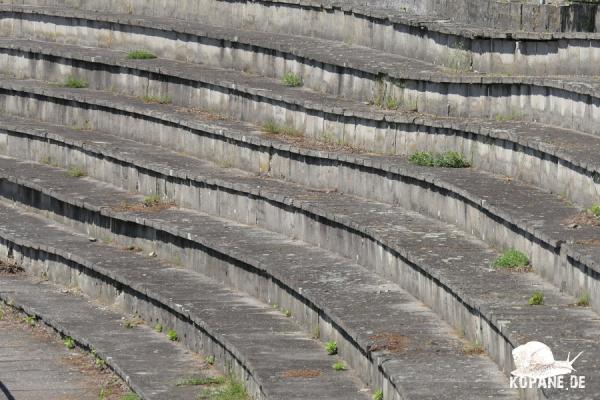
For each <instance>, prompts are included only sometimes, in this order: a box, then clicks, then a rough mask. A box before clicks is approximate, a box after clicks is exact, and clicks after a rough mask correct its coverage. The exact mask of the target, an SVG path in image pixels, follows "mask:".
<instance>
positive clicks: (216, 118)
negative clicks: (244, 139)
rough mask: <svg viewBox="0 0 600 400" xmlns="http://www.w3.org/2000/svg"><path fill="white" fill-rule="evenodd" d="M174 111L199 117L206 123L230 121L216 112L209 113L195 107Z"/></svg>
mask: <svg viewBox="0 0 600 400" xmlns="http://www.w3.org/2000/svg"><path fill="white" fill-rule="evenodd" d="M175 111H177V112H182V113H186V114H195V115H199V116H200V117H202V119H204V120H207V121H225V120H230V119H231V118H229V117H228V116H227V115H224V114H221V113H218V112H210V111H207V110H203V109H201V108H196V107H193V108H190V107H175Z"/></svg>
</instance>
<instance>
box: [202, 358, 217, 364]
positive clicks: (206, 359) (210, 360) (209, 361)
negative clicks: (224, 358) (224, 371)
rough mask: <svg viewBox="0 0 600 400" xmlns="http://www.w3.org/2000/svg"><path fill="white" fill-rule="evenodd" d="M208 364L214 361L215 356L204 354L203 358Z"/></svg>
mask: <svg viewBox="0 0 600 400" xmlns="http://www.w3.org/2000/svg"><path fill="white" fill-rule="evenodd" d="M204 361H206V363H207V364H208V365H213V364H214V363H215V356H206V358H205V359H204Z"/></svg>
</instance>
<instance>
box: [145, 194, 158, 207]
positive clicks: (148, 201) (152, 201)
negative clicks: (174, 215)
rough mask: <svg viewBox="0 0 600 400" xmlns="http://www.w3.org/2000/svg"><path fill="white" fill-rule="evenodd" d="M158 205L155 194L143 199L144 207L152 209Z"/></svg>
mask: <svg viewBox="0 0 600 400" xmlns="http://www.w3.org/2000/svg"><path fill="white" fill-rule="evenodd" d="M159 204H160V196H158V195H156V194H152V195H150V196H146V197H144V206H146V207H154V206H157V205H159Z"/></svg>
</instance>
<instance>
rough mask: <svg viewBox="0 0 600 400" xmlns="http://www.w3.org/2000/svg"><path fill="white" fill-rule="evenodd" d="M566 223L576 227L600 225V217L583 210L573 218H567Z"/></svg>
mask: <svg viewBox="0 0 600 400" xmlns="http://www.w3.org/2000/svg"><path fill="white" fill-rule="evenodd" d="M564 223H565V224H567V225H568V226H569V227H570V228H576V227H577V225H591V226H600V218H598V217H596V216H595V215H593V214H592V213H590V212H588V211H582V212H580V213H579V214H577V215H575V216H573V217H571V218H567V219H566V220H565V221H564Z"/></svg>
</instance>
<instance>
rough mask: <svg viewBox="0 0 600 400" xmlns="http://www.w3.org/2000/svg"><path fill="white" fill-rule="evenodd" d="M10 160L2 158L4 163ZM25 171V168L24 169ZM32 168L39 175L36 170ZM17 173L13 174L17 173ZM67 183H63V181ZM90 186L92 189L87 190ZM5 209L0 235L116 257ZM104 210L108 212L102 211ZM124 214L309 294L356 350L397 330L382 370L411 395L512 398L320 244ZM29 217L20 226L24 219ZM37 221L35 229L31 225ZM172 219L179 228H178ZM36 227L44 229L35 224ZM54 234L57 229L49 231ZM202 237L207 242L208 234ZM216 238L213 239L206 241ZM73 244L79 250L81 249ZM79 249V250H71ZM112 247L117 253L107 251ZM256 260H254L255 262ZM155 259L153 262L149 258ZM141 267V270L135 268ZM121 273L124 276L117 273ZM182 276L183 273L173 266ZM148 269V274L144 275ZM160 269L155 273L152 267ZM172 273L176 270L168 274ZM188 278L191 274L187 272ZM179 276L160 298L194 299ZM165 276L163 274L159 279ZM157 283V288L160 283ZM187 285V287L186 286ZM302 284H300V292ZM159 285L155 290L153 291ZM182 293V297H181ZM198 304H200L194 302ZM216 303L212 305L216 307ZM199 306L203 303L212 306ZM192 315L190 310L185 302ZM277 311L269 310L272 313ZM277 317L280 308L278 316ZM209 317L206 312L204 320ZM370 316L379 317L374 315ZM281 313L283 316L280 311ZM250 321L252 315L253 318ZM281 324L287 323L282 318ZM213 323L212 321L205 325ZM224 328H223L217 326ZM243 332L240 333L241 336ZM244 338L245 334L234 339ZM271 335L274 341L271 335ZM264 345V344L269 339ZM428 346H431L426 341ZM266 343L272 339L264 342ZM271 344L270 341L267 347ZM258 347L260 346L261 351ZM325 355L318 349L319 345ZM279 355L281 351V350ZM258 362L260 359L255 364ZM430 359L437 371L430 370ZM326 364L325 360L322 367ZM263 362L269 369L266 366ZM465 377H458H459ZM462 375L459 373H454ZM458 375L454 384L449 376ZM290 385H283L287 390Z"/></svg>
mask: <svg viewBox="0 0 600 400" xmlns="http://www.w3.org/2000/svg"><path fill="white" fill-rule="evenodd" d="M8 161H9V160H8V159H0V162H2V164H4V163H5V162H8ZM10 162H11V163H13V166H18V169H19V170H22V171H23V172H24V171H25V170H29V171H30V172H31V173H35V174H36V175H37V178H35V179H38V181H37V184H46V183H47V180H50V179H54V182H53V183H52V184H50V186H51V187H52V190H53V191H55V192H56V193H59V192H60V193H64V194H65V195H66V192H65V191H64V190H67V188H66V187H65V186H67V187H73V186H75V185H73V184H72V181H69V179H65V177H64V171H61V170H59V169H54V168H49V167H45V166H42V165H34V164H28V165H27V164H26V163H21V162H17V163H15V162H14V160H10ZM29 168H31V169H29ZM34 171H37V172H34ZM15 172H16V171H15ZM65 183H66V185H64V184H65ZM76 186H77V189H76V190H75V191H74V192H73V193H70V194H69V196H72V198H76V197H80V195H77V194H76V193H83V192H87V193H88V195H87V196H86V200H85V201H86V202H87V203H89V204H94V205H95V206H98V207H100V206H104V207H110V206H118V204H120V202H122V201H123V200H124V199H128V201H130V202H131V201H139V199H140V197H139V196H133V195H131V194H127V193H126V192H124V191H120V190H116V189H114V188H110V187H109V186H108V185H105V184H101V183H99V182H96V181H94V180H92V179H89V178H84V179H80V180H78V181H77V185H76ZM89 190H93V191H89ZM103 192H104V193H105V195H106V194H108V195H109V197H110V198H112V202H111V201H110V200H105V197H106V196H103V197H102V200H101V201H102V202H103V203H102V204H97V203H96V196H95V195H94V193H103ZM2 207H4V208H3V210H5V212H2V213H0V221H1V223H0V232H3V233H2V235H11V237H15V238H19V240H22V241H27V242H30V243H36V244H40V245H41V244H47V245H48V246H52V247H53V248H57V249H60V248H65V246H66V244H64V243H63V242H65V241H67V240H69V245H68V247H66V248H68V249H69V252H72V253H74V252H75V251H77V252H81V251H84V250H85V249H86V248H87V249H89V252H90V253H89V254H86V255H85V257H86V258H88V257H89V258H90V260H92V261H93V260H94V259H96V258H97V259H99V260H104V261H103V262H102V267H103V268H109V266H108V265H107V263H111V262H112V261H113V259H115V260H118V259H117V258H116V256H115V255H113V256H112V257H109V255H106V256H102V255H101V254H102V253H100V250H99V249H98V247H99V246H100V245H99V244H97V243H92V242H89V240H88V239H87V238H86V237H81V238H80V239H79V240H80V241H81V242H82V243H81V246H75V245H74V244H71V243H70V242H71V241H74V239H63V236H64V235H61V234H59V233H58V230H57V228H56V227H52V226H49V225H45V226H43V225H44V223H43V222H40V220H39V219H35V220H34V217H31V216H25V215H24V213H23V212H17V211H14V210H13V211H12V212H7V211H6V210H7V209H6V206H1V207H0V208H2ZM105 211H108V210H105ZM119 214H120V215H123V216H129V217H130V218H132V219H133V220H135V218H136V217H140V218H143V219H145V220H148V221H149V220H153V221H154V223H156V224H157V225H164V226H165V228H167V224H169V225H170V227H169V228H168V229H171V230H174V229H179V230H180V231H181V232H182V234H183V233H185V234H186V235H187V234H190V235H193V237H201V238H202V239H205V240H204V241H205V242H206V243H210V246H211V247H213V246H214V247H216V248H221V247H223V246H225V247H227V248H228V249H229V251H230V252H231V254H236V255H238V259H246V260H249V261H250V262H251V263H252V265H255V266H258V267H259V268H261V269H264V270H266V271H268V272H269V273H270V274H271V275H273V276H275V277H277V278H278V279H280V280H281V281H284V282H286V283H287V284H289V285H290V286H291V287H293V288H294V289H295V290H296V291H297V292H301V293H302V296H304V297H305V298H307V299H310V300H311V301H312V302H313V303H314V304H317V305H318V306H319V307H322V305H326V306H325V307H322V309H324V310H325V311H326V313H327V316H328V317H332V318H333V319H334V320H335V321H336V323H339V324H340V325H341V326H343V327H344V328H345V329H346V331H347V332H349V334H350V335H351V337H352V340H356V341H357V342H358V343H359V344H360V348H362V349H363V351H364V349H368V348H369V347H368V346H369V345H371V344H372V343H373V338H372V337H373V335H376V334H378V333H381V332H401V334H402V335H403V336H405V337H406V338H407V339H408V343H409V344H408V351H406V352H404V353H400V354H386V355H385V360H386V361H385V362H383V368H384V369H385V370H386V372H387V374H389V375H391V376H392V380H393V381H394V382H397V383H398V384H399V385H400V386H402V388H403V390H406V393H407V395H409V397H411V398H431V396H439V395H440V394H441V393H454V394H457V395H458V393H461V391H463V390H465V386H463V384H462V383H457V382H464V384H465V385H467V386H469V387H470V388H471V390H472V392H470V393H473V394H474V396H482V397H485V396H487V395H491V394H493V395H494V396H498V397H512V396H513V393H512V392H511V391H510V390H508V387H507V382H506V380H505V379H506V378H504V377H503V375H502V374H501V372H500V371H499V370H498V369H497V367H496V366H495V365H494V364H493V362H492V361H491V360H490V359H489V358H487V357H479V356H478V357H470V356H467V355H465V354H463V352H462V348H463V345H464V342H463V341H461V340H460V339H459V338H458V337H457V336H456V334H454V333H453V331H452V329H451V328H450V327H449V326H448V325H446V324H445V323H444V322H442V321H441V320H440V319H439V318H438V317H437V316H436V315H435V314H434V313H433V312H431V311H430V310H429V309H428V308H427V307H425V306H424V305H423V304H422V303H420V302H418V301H416V300H415V299H414V298H413V297H412V296H410V295H408V294H407V293H406V292H404V291H403V290H402V289H400V288H399V287H398V286H397V285H395V284H393V283H390V282H389V281H387V280H385V279H383V278H381V277H379V276H377V275H375V274H374V273H372V272H370V271H367V270H365V269H363V268H362V267H359V266H358V265H355V264H352V263H351V262H349V261H348V260H346V259H343V258H340V257H338V256H335V255H333V254H332V253H329V252H327V251H325V250H323V249H319V248H316V247H312V246H308V245H306V244H304V243H301V242H298V241H292V240H289V239H287V238H285V237H282V236H281V235H277V234H274V233H271V232H268V231H265V230H262V229H259V228H255V227H249V226H245V225H242V224H238V223H231V222H228V221H225V220H222V219H219V218H215V217H210V216H208V215H205V214H202V213H197V212H191V211H188V210H180V209H168V210H163V211H159V212H152V213H150V214H148V213H144V212H124V213H119ZM30 220H31V221H32V222H31V223H30V222H27V223H24V221H30ZM34 223H35V224H36V226H35V228H33V227H32V226H33V224H34ZM177 223H178V224H179V225H177ZM40 224H41V225H42V226H40ZM54 231H57V232H54ZM207 238H208V239H207ZM211 242H214V243H211ZM79 247H83V248H82V249H79ZM74 249H77V250H74ZM110 251H115V250H113V249H111V250H110ZM254 260H256V261H254ZM115 262H116V264H117V267H115V268H119V267H118V265H128V266H129V265H130V264H131V263H133V260H132V261H129V260H128V261H127V262H124V261H122V260H121V261H120V262H117V261H115ZM144 262H145V263H144V264H143V265H144V268H146V269H147V270H148V271H150V270H152V271H156V270H159V269H158V268H152V267H151V266H148V265H147V264H148V263H149V261H144ZM152 263H154V261H152ZM140 268H142V267H140ZM117 271H118V272H115V274H116V273H118V274H119V275H123V274H125V272H122V271H120V270H117ZM176 272H177V273H178V274H183V273H184V272H183V271H179V270H177V271H176ZM146 273H148V272H146ZM153 273H154V274H159V272H153ZM173 273H175V272H173ZM187 274H188V275H193V273H187ZM149 279H150V278H148V277H143V278H142V277H139V276H137V277H135V278H131V280H130V282H131V285H132V286H133V285H143V283H139V282H146V281H148V280H149ZM161 279H162V278H156V282H161ZM190 279H191V278H189V277H188V278H186V280H182V279H179V280H178V284H177V285H176V286H175V285H174V286H173V288H172V290H175V289H176V290H177V291H176V292H174V293H169V294H166V295H165V297H169V296H173V297H174V298H175V296H184V297H187V296H190V297H191V296H193V295H194V293H197V292H198V291H197V290H195V286H196V285H192V286H191V287H190V284H186V285H183V287H182V286H181V285H180V284H179V282H189V281H190ZM162 280H163V281H164V279H162ZM161 287H162V286H161ZM186 287H188V288H189V289H190V292H188V291H187V290H186V289H185V288H186ZM300 288H301V289H300ZM157 290H158V288H157ZM181 293H183V294H181ZM180 302H181V303H182V304H183V305H184V306H185V307H188V304H193V303H191V300H189V299H184V300H181V301H180ZM196 307H199V306H196ZM213 307H214V308H218V305H214V306H213ZM213 307H205V306H203V307H202V308H213ZM189 308H190V310H191V311H190V312H193V310H194V309H196V308H195V307H194V306H192V305H190V306H189ZM273 312H274V313H276V312H275V311H273ZM277 314H278V313H277ZM209 316H212V315H208V316H204V315H203V317H205V318H209ZM374 316H376V317H377V318H374ZM279 318H280V319H281V318H283V317H281V315H279ZM253 319H254V320H255V318H253ZM283 320H284V321H289V320H287V319H285V318H283ZM210 322H211V323H212V325H215V326H218V324H219V321H218V320H217V321H210ZM230 322H231V327H230V328H231V329H233V330H234V331H235V332H241V330H242V327H241V323H242V322H243V320H241V321H235V322H234V321H233V320H230ZM207 325H208V326H211V324H207ZM223 329H225V328H223ZM234 336H235V337H237V336H238V334H235V333H234V332H231V333H230V334H229V335H228V338H229V340H235V338H234ZM242 336H244V335H242ZM240 340H243V339H240ZM271 340H272V339H271ZM269 342H270V341H269ZM427 343H435V344H434V345H427ZM269 345H271V344H269ZM265 346H268V345H265ZM271 346H272V345H271ZM423 346H425V347H427V348H432V350H433V351H424V352H421V351H419V352H418V355H419V357H416V358H415V357H414V354H415V353H414V351H418V349H421V348H423ZM263 350H265V349H264V348H263ZM319 350H320V353H321V354H323V353H324V352H323V350H322V349H319ZM284 353H285V352H284ZM263 361H264V362H268V365H271V364H272V361H273V360H271V357H264V359H263ZM257 362H258V361H257ZM432 363H433V364H436V365H437V366H438V367H437V368H432ZM448 365H453V366H454V368H456V366H458V365H460V366H461V367H460V368H461V373H460V374H458V373H457V371H456V370H453V369H452V368H445V367H444V366H448ZM328 366H329V365H328ZM267 367H268V366H267ZM463 374H464V375H463ZM471 374H474V375H473V376H478V377H480V379H481V382H477V383H476V382H471V381H469V379H468V378H467V377H468V376H469V375H471ZM417 376H419V377H421V379H424V380H423V382H425V381H428V379H431V380H435V381H439V385H436V386H435V387H423V386H421V385H416V386H415V385H408V383H409V382H411V381H412V382H414V381H413V379H416V377H417ZM458 376H464V378H458ZM454 379H456V382H454V381H453V380H454ZM288 389H289V388H288Z"/></svg>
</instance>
